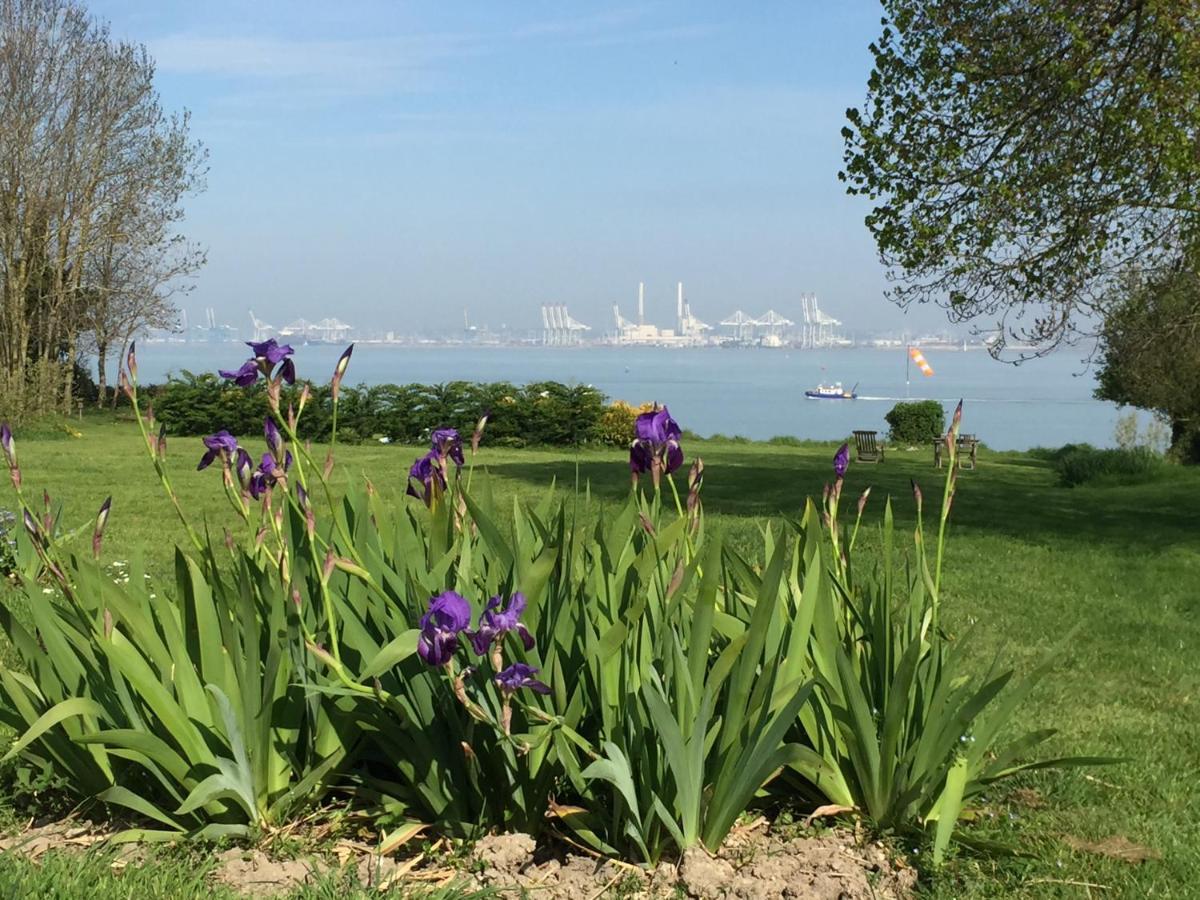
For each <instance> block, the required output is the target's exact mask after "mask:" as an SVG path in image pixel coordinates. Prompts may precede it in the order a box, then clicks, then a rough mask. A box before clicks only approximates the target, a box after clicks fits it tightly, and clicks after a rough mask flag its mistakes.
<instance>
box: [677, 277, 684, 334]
mask: <svg viewBox="0 0 1200 900" xmlns="http://www.w3.org/2000/svg"><path fill="white" fill-rule="evenodd" d="M675 318H676V319H678V320H679V330H680V331H683V282H682V281H681V282H679V293H678V294H677V296H676V300H675Z"/></svg>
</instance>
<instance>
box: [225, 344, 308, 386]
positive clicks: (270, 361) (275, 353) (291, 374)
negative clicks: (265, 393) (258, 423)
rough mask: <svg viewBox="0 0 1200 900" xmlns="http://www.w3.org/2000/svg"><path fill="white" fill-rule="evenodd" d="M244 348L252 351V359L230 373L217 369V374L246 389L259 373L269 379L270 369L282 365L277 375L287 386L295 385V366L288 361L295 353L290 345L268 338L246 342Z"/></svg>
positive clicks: (256, 378)
mask: <svg viewBox="0 0 1200 900" xmlns="http://www.w3.org/2000/svg"><path fill="white" fill-rule="evenodd" d="M246 346H247V347H249V348H250V349H251V350H252V351H254V356H253V358H251V359H248V360H246V361H245V362H244V363H242V366H241V368H239V369H235V370H233V371H232V372H230V371H226V370H225V369H219V370H218V374H220V376H221V377H222V378H228V379H229V380H231V381H232V382H233V383H234V384H236V385H237V386H238V387H248V386H249V385H252V384H254V382H256V381H257V380H258V376H259V373H262V374H263V375H266V376H267V377H270V375H271V369H272V368H274V367H275V366H276V365H278V364H279V363H283V365H281V366H279V371H278V373H277V374H278V375H279V377H280V378H281V379H282V380H284V381H286V382H287V383H288V384H295V383H296V364H295V363H294V362H292V360H291V359H289V357H290V356H291V355H292V354H293V353H294V352H295V351H294V350H292V348H291V345H290V344H278V343H276V342H275V338H268V339H267V340H265V341H246Z"/></svg>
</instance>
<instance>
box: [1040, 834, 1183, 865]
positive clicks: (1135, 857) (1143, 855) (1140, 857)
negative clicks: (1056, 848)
mask: <svg viewBox="0 0 1200 900" xmlns="http://www.w3.org/2000/svg"><path fill="white" fill-rule="evenodd" d="M1063 842H1064V843H1065V844H1066V845H1067V846H1068V847H1070V848H1071V849H1072V850H1078V851H1079V852H1081V853H1094V854H1096V855H1098V856H1107V857H1109V858H1110V859H1119V860H1121V861H1122V862H1127V863H1131V864H1133V865H1137V864H1138V863H1142V862H1145V861H1146V860H1148V859H1162V854H1161V853H1160V852H1159V851H1157V850H1155V849H1154V848H1153V847H1147V846H1145V845H1143V844H1135V843H1134V842H1133V841H1131V840H1129V838H1127V837H1125V836H1124V835H1121V834H1114V835H1112V836H1111V837H1106V838H1102V839H1100V840H1098V841H1088V840H1085V839H1083V838H1079V837H1075V836H1074V835H1070V834H1068V835H1065V836H1064V837H1063Z"/></svg>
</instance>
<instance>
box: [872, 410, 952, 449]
mask: <svg viewBox="0 0 1200 900" xmlns="http://www.w3.org/2000/svg"><path fill="white" fill-rule="evenodd" d="M883 418H884V421H886V422H887V423H888V425H889V426H890V428H891V431H890V433H889V437H890V438H891V439H892V440H893V441H896V442H897V443H902V444H924V443H927V442H929V441H931V440H935V439H937V438H939V437H941V436H942V435H944V434H945V433H946V411H945V410H944V409H942V404H940V403H938V402H937V401H936V400H913V401H911V402H910V401H904V402H901V403H897V404H896V405H895V406H893V407H892V408H891V409H890V410H888V413H887V415H886V416H884V417H883Z"/></svg>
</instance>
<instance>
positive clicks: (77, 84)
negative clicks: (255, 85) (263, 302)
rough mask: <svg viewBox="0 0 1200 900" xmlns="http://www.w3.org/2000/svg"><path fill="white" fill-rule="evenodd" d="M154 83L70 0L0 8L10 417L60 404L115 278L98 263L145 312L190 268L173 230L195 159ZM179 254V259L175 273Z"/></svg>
mask: <svg viewBox="0 0 1200 900" xmlns="http://www.w3.org/2000/svg"><path fill="white" fill-rule="evenodd" d="M153 82H154V65H153V62H152V61H151V60H150V58H149V56H148V55H147V53H146V50H145V48H144V47H141V46H140V45H136V44H131V43H126V42H120V41H115V40H113V39H112V37H111V36H110V34H109V32H108V29H107V27H106V26H105V25H104V24H103V23H100V22H97V21H96V20H95V19H93V18H92V17H91V16H89V15H88V13H87V11H86V10H85V9H84V8H83V7H82V6H81V5H80V4H79V3H77V2H76V0H0V401H2V402H3V403H4V405H5V406H6V409H5V412H6V413H7V414H8V415H13V416H20V415H22V414H24V413H28V412H38V411H44V410H48V409H52V408H55V407H59V408H62V407H63V406H66V405H67V404H69V403H70V401H71V398H72V394H73V389H74V385H73V377H74V372H75V366H76V363H78V362H79V359H80V356H81V354H82V352H83V344H82V341H83V340H84V338H85V335H86V334H87V333H88V332H91V333H92V334H93V335H97V331H96V328H97V327H98V322H100V321H102V320H104V319H105V316H104V315H103V314H101V315H97V312H98V310H97V308H96V306H97V304H99V303H104V302H108V301H109V300H111V299H112V298H113V296H114V285H115V283H116V282H112V283H109V284H105V283H104V282H103V280H102V279H103V277H104V275H103V273H105V272H108V273H109V274H110V275H113V274H114V273H115V272H116V270H114V269H113V268H112V266H111V265H109V266H107V267H106V266H105V264H104V262H103V260H104V258H105V257H107V258H108V259H109V261H110V263H111V262H114V261H116V260H121V261H122V263H121V265H122V266H124V267H125V268H124V270H123V271H120V272H119V273H117V274H119V279H118V280H119V281H120V283H121V284H122V285H124V287H122V288H121V291H123V292H124V295H125V297H124V300H123V301H122V303H123V304H124V305H125V306H128V305H129V302H130V298H131V297H132V296H134V295H136V296H139V297H141V298H143V301H139V304H135V305H140V306H142V307H143V308H144V307H145V305H146V304H145V301H146V298H150V297H157V298H158V300H157V301H155V302H154V303H151V304H150V305H151V306H152V307H153V306H160V305H161V302H169V296H170V291H169V288H167V284H168V282H167V281H164V280H163V278H165V277H167V275H168V274H170V277H172V278H173V277H177V276H178V275H181V274H186V273H187V272H188V271H194V267H195V265H198V264H199V262H200V261H202V257H197V256H195V255H194V254H193V255H190V256H189V255H186V254H185V255H184V256H183V257H180V256H179V255H178V254H176V253H175V250H176V248H178V246H179V241H180V240H181V239H180V238H178V236H177V235H176V234H175V228H176V225H177V223H178V221H179V219H180V218H181V216H182V210H181V206H180V204H181V201H182V198H183V197H184V196H185V195H186V194H188V193H190V192H191V191H193V190H197V189H199V188H200V187H201V186H202V177H203V167H204V160H205V156H204V151H203V149H202V148H201V147H200V146H199V145H198V144H197V143H195V142H194V141H192V140H191V138H190V137H189V135H188V124H189V123H188V119H187V116H186V115H183V116H174V115H168V114H167V113H165V112H164V111H163V109H162V107H161V105H160V103H159V100H158V95H157V93H156V91H155V90H154V84H153ZM164 255H165V256H166V257H171V256H172V255H174V262H166V261H164V258H163V257H164ZM183 259H190V260H191V263H190V264H184V265H183V266H182V267H180V265H179V263H180V261H181V260H183ZM135 261H136V262H135ZM126 262H128V263H129V265H128V266H126ZM98 273H99V275H98ZM151 273H156V274H151ZM97 277H100V278H101V280H100V281H96V280H95V279H96V278H97ZM168 281H169V279H168ZM133 284H137V285H138V287H137V289H136V290H133V289H132V288H130V287H129V286H130V285H133ZM127 318H128V317H127V316H123V317H122V321H125V320H126V319H127ZM143 318H144V317H143ZM103 330H104V329H101V331H103Z"/></svg>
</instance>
